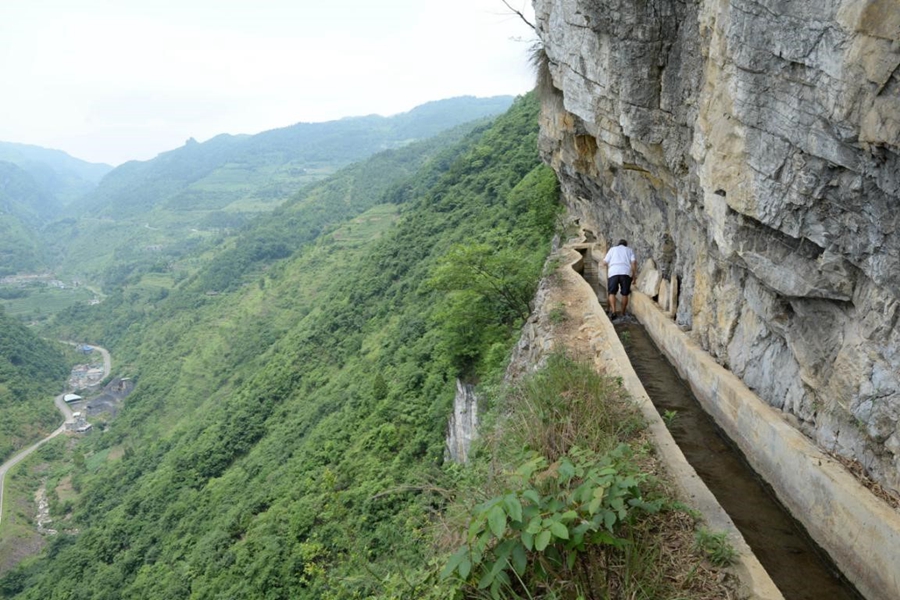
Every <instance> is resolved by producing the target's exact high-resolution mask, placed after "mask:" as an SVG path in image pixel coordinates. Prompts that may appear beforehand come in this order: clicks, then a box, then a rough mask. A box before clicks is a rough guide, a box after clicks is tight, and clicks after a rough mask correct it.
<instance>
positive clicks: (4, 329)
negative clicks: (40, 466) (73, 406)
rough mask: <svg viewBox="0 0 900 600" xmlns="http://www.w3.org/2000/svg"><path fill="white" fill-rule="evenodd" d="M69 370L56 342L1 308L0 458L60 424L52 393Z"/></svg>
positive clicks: (56, 389) (61, 385) (58, 387)
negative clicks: (45, 337)
mask: <svg viewBox="0 0 900 600" xmlns="http://www.w3.org/2000/svg"><path fill="white" fill-rule="evenodd" d="M68 373H69V369H68V366H67V363H66V360H65V356H64V355H63V353H62V352H61V351H60V349H59V348H58V346H57V345H55V344H53V343H51V342H47V341H45V340H41V339H39V338H37V337H36V336H35V335H34V333H32V332H31V331H30V330H29V329H28V328H27V327H25V326H24V325H22V324H21V323H20V322H19V321H18V320H16V319H13V318H12V317H10V316H8V315H6V314H5V312H4V311H3V310H2V309H0V412H2V414H3V419H2V420H0V461H4V460H6V459H7V458H9V456H10V455H12V454H13V453H14V452H15V451H16V450H18V449H19V448H22V447H24V446H25V445H27V444H29V443H31V442H35V441H37V440H39V439H40V438H41V437H43V436H44V435H46V434H47V433H49V432H50V431H51V430H53V429H55V428H56V426H58V425H59V423H60V421H61V420H60V417H59V413H58V412H57V410H56V408H55V407H54V406H53V396H55V395H56V394H58V393H59V392H60V391H61V389H62V387H63V384H64V382H65V380H66V377H67V376H68Z"/></svg>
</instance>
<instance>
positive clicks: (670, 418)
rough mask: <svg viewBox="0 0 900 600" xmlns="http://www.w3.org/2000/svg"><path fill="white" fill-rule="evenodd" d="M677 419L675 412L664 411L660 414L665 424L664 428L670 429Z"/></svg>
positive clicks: (676, 412)
mask: <svg viewBox="0 0 900 600" xmlns="http://www.w3.org/2000/svg"><path fill="white" fill-rule="evenodd" d="M677 418H678V411H677V410H666V411H664V412H663V414H662V420H663V422H664V423H665V424H666V427H671V426H672V424H673V423H675V419H677Z"/></svg>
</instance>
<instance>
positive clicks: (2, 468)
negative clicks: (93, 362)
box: [0, 342, 112, 525]
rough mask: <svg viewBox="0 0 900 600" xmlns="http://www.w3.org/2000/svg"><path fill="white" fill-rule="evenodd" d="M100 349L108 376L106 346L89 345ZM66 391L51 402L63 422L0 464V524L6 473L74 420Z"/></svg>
mask: <svg viewBox="0 0 900 600" xmlns="http://www.w3.org/2000/svg"><path fill="white" fill-rule="evenodd" d="M66 343H67V344H74V342H66ZM91 347H92V348H95V349H97V350H99V351H100V354H102V355H103V377H104V378H106V377H108V376H109V373H110V370H111V369H112V359H111V357H110V355H109V352H107V350H106V348H101V347H100V346H91ZM67 393H68V392H63V393H62V394H60V395H59V396H57V397H56V398H54V400H53V402H54V403H55V404H56V408H57V409H59V412H60V413H62V416H63V424H62V425H60V426H59V427H58V428H56V430H54V431H53V433H51V434H50V435H48V436H47V437H45V438H44V439H42V440H41V441H39V442H35V443H34V444H32V445H31V446H28V447H27V448H25V449H24V450H22V451H20V452H19V453H18V454H16V455H15V456H13V457H12V458H10V459H9V460H8V461H6V462H5V463H3V464H2V465H0V525H2V523H3V495H4V488H3V484H4V482H5V481H6V473H7V471H9V470H10V469H12V468H13V467H14V466H16V465H17V464H19V463H20V462H22V461H23V460H25V458H27V457H28V455H30V454H31V453H32V452H34V451H35V450H37V449H38V448H40V447H41V446H43V445H44V444H46V443H47V442H49V441H50V440H52V439H53V438H55V437H56V436H58V435H59V434H61V433H62V432H63V431H65V430H66V423H72V422H73V421H74V420H75V417H74V416H73V415H72V409H71V408H69V405H68V404H66V401H65V400H63V398H64V397H65V395H66V394H67Z"/></svg>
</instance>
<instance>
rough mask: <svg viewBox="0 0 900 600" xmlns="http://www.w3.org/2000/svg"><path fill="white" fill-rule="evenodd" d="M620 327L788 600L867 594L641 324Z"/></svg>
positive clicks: (652, 388)
mask: <svg viewBox="0 0 900 600" xmlns="http://www.w3.org/2000/svg"><path fill="white" fill-rule="evenodd" d="M616 331H617V332H618V333H619V336H620V338H622V341H623V345H624V346H625V351H626V353H627V354H628V358H629V359H630V360H631V364H632V366H633V367H634V370H635V372H636V373H637V375H638V377H639V378H640V380H641V383H642V384H643V385H644V388H645V389H646V390H647V394H648V395H649V396H650V399H651V400H652V401H653V404H654V405H655V406H656V410H657V411H658V412H659V413H660V415H663V416H664V417H666V420H667V421H669V422H668V427H669V430H670V431H671V432H672V436H673V437H674V438H675V441H676V442H677V443H678V446H679V447H680V448H681V450H682V452H683V453H684V455H685V457H686V458H687V460H688V462H689V463H690V464H691V466H693V467H694V470H696V471H697V474H698V475H699V476H700V478H701V479H702V480H703V481H704V482H705V483H706V486H707V487H708V488H709V489H710V490H711V491H712V493H713V494H714V495H715V497H716V499H717V500H718V501H719V504H721V505H722V507H723V508H724V509H725V510H726V512H728V514H729V515H730V516H731V518H732V520H733V521H734V523H735V525H737V527H738V529H739V530H740V532H741V534H743V536H744V539H745V540H746V541H747V543H748V544H749V545H750V547H751V548H752V549H753V552H754V554H756V556H757V558H759V561H760V562H761V563H762V565H763V567H765V569H766V571H768V573H769V575H770V576H771V577H772V580H773V581H774V582H775V585H776V586H778V589H779V590H781V593H782V594H783V595H784V597H785V599H786V600H863V597H862V596H861V595H860V594H859V593H858V592H857V591H856V590H855V589H854V588H853V587H852V586H851V585H850V583H849V582H847V581H846V579H844V578H843V576H842V575H841V574H840V572H839V571H838V570H837V568H836V567H835V566H834V564H833V563H832V562H831V560H830V559H829V558H828V557H827V555H826V554H825V553H824V552H823V551H822V550H821V549H820V548H818V547H817V545H816V544H815V542H814V541H813V540H812V539H811V538H810V537H809V535H808V534H807V533H806V531H805V530H804V529H803V527H802V525H800V524H799V523H798V522H797V521H796V520H795V519H794V518H793V517H791V516H790V514H789V513H788V511H787V509H785V508H784V506H783V505H782V504H781V503H780V502H779V501H778V500H777V499H776V498H775V496H774V494H773V493H772V491H771V489H770V488H769V487H768V486H767V485H766V483H765V482H763V481H762V480H761V479H760V477H759V476H758V475H757V474H756V473H755V472H754V471H753V470H752V469H751V467H750V465H749V464H748V463H747V461H746V459H744V457H743V455H742V454H741V453H740V451H739V450H738V449H737V447H736V446H735V445H734V444H733V443H732V442H731V441H730V440H728V439H727V438H726V436H725V434H724V432H722V430H721V429H720V428H719V427H718V426H717V425H716V424H715V422H714V421H713V419H712V417H710V416H709V415H707V414H706V413H705V412H704V411H703V409H702V407H701V406H700V403H699V402H698V401H697V399H696V398H695V397H694V394H693V393H692V392H691V390H690V388H689V387H688V386H687V385H686V383H685V382H684V381H683V380H682V379H681V377H679V375H678V372H677V371H676V370H675V368H674V367H672V365H671V364H670V363H669V362H668V360H667V359H666V357H665V355H663V353H662V352H661V351H660V350H659V349H658V348H657V347H656V345H655V344H654V343H653V340H651V339H650V335H649V334H648V333H647V332H646V331H645V330H644V328H643V326H641V325H640V324H639V323H637V321H635V320H634V318H633V317H630V316H629V317H627V318H626V319H620V320H619V322H617V323H616ZM672 415H674V416H672Z"/></svg>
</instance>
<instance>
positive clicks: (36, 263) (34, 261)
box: [0, 161, 60, 277]
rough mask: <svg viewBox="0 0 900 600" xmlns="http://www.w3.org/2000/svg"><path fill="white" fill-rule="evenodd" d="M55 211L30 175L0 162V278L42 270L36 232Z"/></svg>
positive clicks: (57, 206) (55, 205)
mask: <svg viewBox="0 0 900 600" xmlns="http://www.w3.org/2000/svg"><path fill="white" fill-rule="evenodd" d="M59 209H60V204H59V203H58V202H57V200H56V199H55V198H54V197H53V196H52V195H51V194H50V193H48V192H47V191H46V190H44V189H42V188H41V187H40V186H39V185H38V183H37V182H36V181H35V180H34V178H33V177H32V176H31V175H29V174H28V173H26V172H25V171H24V170H22V169H21V168H19V167H18V166H16V165H14V164H13V163H9V162H2V161H0V277H2V276H4V275H12V274H15V273H20V272H33V271H35V270H38V269H41V268H45V267H46V264H47V261H46V258H47V257H46V256H45V253H44V252H43V250H42V246H43V245H42V243H41V241H40V234H39V231H40V228H41V226H42V225H43V224H44V222H45V221H46V220H47V219H49V218H50V216H51V215H54V214H55V213H56V211H58V210H59Z"/></svg>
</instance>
